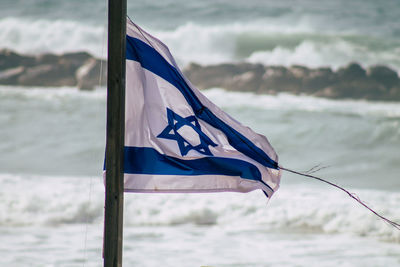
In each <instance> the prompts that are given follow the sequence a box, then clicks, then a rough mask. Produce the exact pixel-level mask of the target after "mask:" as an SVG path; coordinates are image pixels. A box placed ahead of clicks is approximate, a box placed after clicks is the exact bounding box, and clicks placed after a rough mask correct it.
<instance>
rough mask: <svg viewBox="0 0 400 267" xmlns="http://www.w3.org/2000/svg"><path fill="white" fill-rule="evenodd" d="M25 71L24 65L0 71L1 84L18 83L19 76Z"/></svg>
mask: <svg viewBox="0 0 400 267" xmlns="http://www.w3.org/2000/svg"><path fill="white" fill-rule="evenodd" d="M24 71H25V68H24V67H22V66H19V67H16V68H12V69H7V70H3V71H0V84H8V85H13V84H16V83H17V81H18V78H19V76H20V75H21V74H22V73H24Z"/></svg>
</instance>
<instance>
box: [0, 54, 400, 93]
mask: <svg viewBox="0 0 400 267" xmlns="http://www.w3.org/2000/svg"><path fill="white" fill-rule="evenodd" d="M105 63H106V62H104V61H103V62H102V61H101V60H100V59H96V58H94V57H93V56H91V55H90V54H88V53H86V52H77V53H65V54H62V55H55V54H42V55H37V56H32V55H21V54H18V53H15V52H13V51H11V50H8V49H3V50H0V84H4V85H20V86H43V87H46V86H51V87H58V86H76V87H78V88H79V89H81V90H92V89H94V88H95V87H96V86H98V85H99V82H100V80H101V85H103V86H104V85H105V84H106V69H107V66H106V64H105ZM101 64H103V68H101ZM184 73H185V74H186V76H187V77H188V78H189V80H190V81H191V82H192V83H193V84H194V85H196V86H197V87H199V88H200V89H207V88H212V87H221V88H224V89H226V90H230V91H244V92H254V93H259V94H277V93H281V92H288V93H292V94H305V95H313V96H319V97H327V98H336V99H343V98H349V99H367V100H382V101H400V79H399V76H398V74H397V72H396V71H394V70H392V69H390V68H388V67H387V66H371V67H368V68H367V69H364V68H362V67H361V66H360V65H359V64H357V63H351V64H349V65H348V66H345V67H342V68H339V69H338V70H337V71H333V70H332V69H330V68H315V69H311V68H307V67H304V66H291V67H283V66H264V65H261V64H250V63H230V64H219V65H211V66H200V65H198V64H194V63H192V64H190V65H188V67H187V68H185V70H184ZM100 74H101V79H100V76H99V75H100Z"/></svg>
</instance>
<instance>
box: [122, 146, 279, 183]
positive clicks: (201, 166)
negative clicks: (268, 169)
mask: <svg viewBox="0 0 400 267" xmlns="http://www.w3.org/2000/svg"><path fill="white" fill-rule="evenodd" d="M124 172H125V173H130V174H155V175H157V174H159V175H186V176H193V175H228V176H239V177H242V178H244V179H250V180H255V181H259V182H262V183H263V184H265V183H264V182H263V181H262V180H261V173H260V171H259V170H258V168H257V167H256V166H254V165H253V164H251V163H249V162H247V161H244V160H239V159H231V158H220V157H204V158H200V159H192V160H183V159H180V158H174V157H171V156H167V155H163V154H161V153H159V152H158V151H157V150H155V149H154V148H150V147H130V146H126V147H125V148H124ZM265 185H266V186H267V187H268V188H270V189H271V190H272V188H271V187H269V186H268V185H267V184H265ZM272 191H273V190H272Z"/></svg>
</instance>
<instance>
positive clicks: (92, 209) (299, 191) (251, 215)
mask: <svg viewBox="0 0 400 267" xmlns="http://www.w3.org/2000/svg"><path fill="white" fill-rule="evenodd" d="M0 183H1V184H2V192H1V194H0V210H1V213H0V225H2V226H9V227H20V226H31V225H47V226H56V225H61V224H71V223H72V224H82V223H94V224H100V223H102V220H103V207H104V186H103V184H102V178H101V176H100V175H99V176H97V177H92V178H91V179H89V177H50V176H26V175H25V176H19V175H10V174H1V175H0ZM16 187H18V191H15V190H13V189H14V188H16ZM357 192H358V193H359V196H360V197H361V198H364V199H365V200H367V201H368V203H370V205H372V206H373V207H374V208H375V209H376V210H377V211H378V212H381V213H382V214H385V216H388V217H389V218H392V219H394V220H396V221H400V217H399V214H400V210H399V205H398V204H399V203H400V194H399V193H394V192H391V193H388V192H383V191H379V190H357ZM124 214H125V225H127V226H135V225H137V226H174V225H181V224H195V225H203V226H204V225H205V226H206V225H221V226H224V227H229V228H230V229H236V230H237V229H241V230H246V229H247V230H249V229H253V230H254V229H259V230H263V231H284V232H287V231H302V232H319V233H347V234H353V235H358V236H371V237H375V238H377V239H379V240H384V241H389V242H397V243H400V233H399V232H398V231H397V230H396V229H394V228H392V227H390V226H389V225H386V224H385V223H384V222H382V221H381V220H378V219H377V218H376V217H374V216H373V215H372V214H370V213H369V212H368V211H367V210H365V209H363V208H362V207H360V206H358V205H357V203H355V202H353V201H352V200H351V199H349V198H348V197H347V196H346V195H345V194H343V193H341V192H338V191H335V190H333V189H330V188H324V187H323V186H315V185H312V184H311V185H310V182H307V181H305V182H304V184H303V185H301V186H299V185H296V186H294V185H283V186H282V188H281V189H280V190H279V191H278V192H277V193H276V194H275V195H274V196H273V198H272V199H271V201H270V203H269V204H268V205H267V200H266V198H265V196H264V195H263V194H262V193H261V192H257V191H256V192H252V193H249V194H238V193H220V194H191V195H186V194H125V209H124Z"/></svg>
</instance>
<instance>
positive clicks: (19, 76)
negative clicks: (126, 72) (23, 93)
mask: <svg viewBox="0 0 400 267" xmlns="http://www.w3.org/2000/svg"><path fill="white" fill-rule="evenodd" d="M101 63H102V62H101V60H100V59H96V58H94V57H92V56H91V55H90V54H88V53H86V52H77V53H65V54H62V55H55V54H42V55H37V56H31V55H20V54H17V53H15V52H13V51H11V50H8V49H3V50H0V84H4V85H22V86H45V87H48V86H51V87H58V86H77V87H78V88H79V89H82V90H91V89H94V87H95V86H97V85H99V81H100V79H99V74H100V71H101V72H102V79H101V80H102V85H105V81H106V80H105V79H104V77H105V76H106V69H107V65H106V64H104V63H105V62H104V61H103V68H102V70H101Z"/></svg>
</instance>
